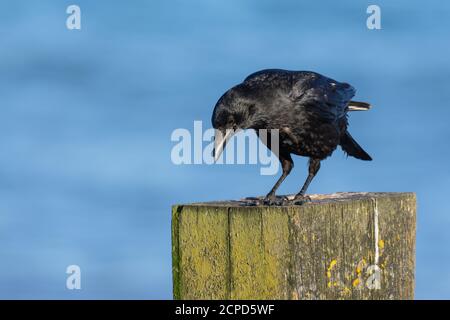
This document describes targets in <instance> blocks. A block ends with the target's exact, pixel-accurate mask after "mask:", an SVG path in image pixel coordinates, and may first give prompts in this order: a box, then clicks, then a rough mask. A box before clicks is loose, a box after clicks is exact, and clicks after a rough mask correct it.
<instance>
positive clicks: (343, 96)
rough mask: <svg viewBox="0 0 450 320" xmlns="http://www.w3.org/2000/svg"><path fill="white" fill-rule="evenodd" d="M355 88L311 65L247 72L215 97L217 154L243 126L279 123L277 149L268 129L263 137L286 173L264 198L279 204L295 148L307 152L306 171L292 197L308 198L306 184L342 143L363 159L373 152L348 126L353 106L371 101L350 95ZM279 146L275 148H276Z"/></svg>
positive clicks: (265, 126) (298, 152)
mask: <svg viewBox="0 0 450 320" xmlns="http://www.w3.org/2000/svg"><path fill="white" fill-rule="evenodd" d="M354 95H355V89H354V88H353V87H352V86H351V85H349V84H348V83H342V82H338V81H335V80H333V79H331V78H328V77H325V76H323V75H321V74H319V73H316V72H311V71H289V70H281V69H267V70H262V71H258V72H256V73H253V74H251V75H250V76H248V77H247V78H246V79H245V80H244V82H242V83H240V84H238V85H236V86H234V87H233V88H231V89H230V90H228V91H227V92H225V94H223V95H222V97H221V98H220V99H219V100H218V101H217V103H216V105H215V107H214V111H213V115H212V125H213V127H214V129H215V143H214V151H213V156H214V158H215V159H216V160H217V159H219V157H220V155H221V153H222V151H223V149H224V148H225V145H226V142H227V141H228V140H229V139H230V138H231V136H232V135H233V134H234V133H235V132H236V131H238V130H241V129H254V130H255V131H256V134H258V132H259V130H260V129H267V130H268V132H270V131H271V130H274V129H277V130H278V134H279V142H278V150H272V143H271V139H270V133H269V134H268V135H267V139H264V140H263V139H262V138H261V136H259V138H260V139H261V140H263V143H264V144H265V145H266V146H267V147H268V148H269V149H270V150H272V151H273V152H274V153H275V154H276V156H277V157H278V159H279V160H280V162H281V167H282V170H283V171H282V175H281V177H280V178H279V179H278V181H277V182H276V183H275V185H274V186H273V188H272V189H271V190H270V192H269V193H268V194H267V196H266V197H265V198H264V201H263V203H264V204H269V205H280V204H284V203H286V201H288V200H287V199H286V198H282V199H281V200H278V199H277V197H276V195H275V192H276V190H277V189H278V187H279V186H280V185H281V183H282V182H283V181H284V179H285V178H286V177H287V176H288V175H289V173H290V172H291V170H292V168H293V167H294V163H293V161H292V158H291V154H295V155H299V156H304V157H309V170H308V177H307V178H306V181H305V183H304V184H303V187H302V188H301V190H300V192H299V193H298V194H297V195H296V196H295V198H294V200H293V203H295V204H302V203H304V202H306V201H310V198H309V197H307V196H306V195H305V194H306V190H307V189H308V186H309V185H310V183H311V181H312V180H313V178H314V176H315V175H316V174H317V172H318V171H319V169H320V162H321V160H323V159H325V158H327V157H329V156H330V155H331V154H332V153H333V151H334V150H335V149H336V148H337V146H338V145H340V146H341V148H342V149H343V151H344V152H346V153H347V155H350V156H353V157H355V158H357V159H361V160H366V161H369V160H372V158H371V157H370V156H369V155H368V154H367V153H366V152H365V151H364V150H363V149H362V148H361V146H359V144H358V143H357V142H356V141H355V140H354V139H353V138H352V136H351V135H350V133H349V132H348V130H347V127H348V120H347V118H348V116H347V113H348V112H349V111H361V110H369V109H370V108H371V106H370V104H368V103H366V102H357V101H352V100H351V99H352V98H353V96H354ZM274 149H275V148H274Z"/></svg>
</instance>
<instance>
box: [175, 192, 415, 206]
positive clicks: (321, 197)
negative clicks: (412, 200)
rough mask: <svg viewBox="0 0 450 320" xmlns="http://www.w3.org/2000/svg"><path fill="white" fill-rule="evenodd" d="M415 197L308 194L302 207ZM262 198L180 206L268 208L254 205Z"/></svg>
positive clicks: (387, 193)
mask: <svg viewBox="0 0 450 320" xmlns="http://www.w3.org/2000/svg"><path fill="white" fill-rule="evenodd" d="M406 195H409V196H415V193H413V192H336V193H332V194H310V195H308V196H309V197H310V198H311V201H310V202H305V203H304V204H303V205H302V206H314V205H318V204H326V203H336V202H348V201H357V200H368V199H378V198H386V197H389V198H392V197H396V196H398V197H403V196H406ZM285 197H287V198H288V199H289V200H292V199H294V197H295V195H287V196H285ZM263 198H264V197H262V196H260V197H253V198H244V199H240V200H224V201H208V202H196V203H187V204H180V205H195V206H210V207H251V206H255V207H268V206H267V205H262V204H261V205H255V200H262V199H263ZM290 206H297V205H287V206H286V205H285V206H284V207H290Z"/></svg>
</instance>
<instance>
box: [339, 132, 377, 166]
mask: <svg viewBox="0 0 450 320" xmlns="http://www.w3.org/2000/svg"><path fill="white" fill-rule="evenodd" d="M340 145H341V147H342V150H344V151H345V152H346V153H347V154H348V155H350V156H352V157H355V158H357V159H361V160H365V161H371V160H372V157H371V156H369V155H368V154H367V152H365V151H364V149H363V148H361V146H360V145H359V144H358V143H357V142H356V141H355V140H354V139H353V138H352V136H351V135H350V133H348V132H346V133H345V134H344V135H343V136H342V137H341V142H340Z"/></svg>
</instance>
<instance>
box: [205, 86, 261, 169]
mask: <svg viewBox="0 0 450 320" xmlns="http://www.w3.org/2000/svg"><path fill="white" fill-rule="evenodd" d="M256 111H257V106H256V103H255V100H254V99H252V98H251V96H250V95H249V92H248V90H246V88H245V87H243V86H241V85H240V86H236V87H234V88H232V89H230V90H228V91H227V92H226V93H225V94H224V95H223V96H222V97H221V98H220V99H219V101H217V103H216V106H215V108H214V112H213V115H212V119H211V121H212V125H213V128H214V129H215V134H214V153H213V156H214V160H215V161H217V160H218V159H219V157H220V155H221V154H222V152H223V150H224V149H225V145H226V143H227V141H229V140H230V138H231V137H232V136H233V135H234V134H235V133H236V132H237V131H239V130H244V129H254V128H255V113H256Z"/></svg>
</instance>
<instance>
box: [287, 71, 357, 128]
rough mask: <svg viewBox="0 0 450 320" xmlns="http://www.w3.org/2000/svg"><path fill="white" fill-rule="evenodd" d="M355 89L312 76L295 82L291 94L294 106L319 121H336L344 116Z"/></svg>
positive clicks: (321, 77) (318, 76)
mask: <svg viewBox="0 0 450 320" xmlns="http://www.w3.org/2000/svg"><path fill="white" fill-rule="evenodd" d="M354 95H355V89H354V88H353V87H352V86H351V85H349V84H347V83H341V82H337V81H334V80H332V79H329V78H326V77H323V76H320V75H313V76H311V77H308V78H304V79H301V80H299V81H297V82H296V83H295V84H294V86H293V89H292V92H291V99H293V101H294V103H295V105H297V106H301V107H302V108H304V109H305V110H306V111H307V112H308V113H310V114H312V115H314V116H317V117H318V118H320V119H321V120H325V121H331V122H333V121H336V120H338V119H341V118H343V117H345V116H346V113H347V106H348V103H349V101H350V100H351V98H352V97H353V96H354Z"/></svg>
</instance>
